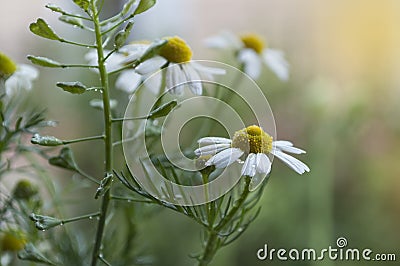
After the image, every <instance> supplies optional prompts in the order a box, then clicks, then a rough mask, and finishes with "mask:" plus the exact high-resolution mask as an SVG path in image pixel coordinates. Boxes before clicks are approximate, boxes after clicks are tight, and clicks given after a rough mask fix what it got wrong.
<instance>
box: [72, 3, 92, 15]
mask: <svg viewBox="0 0 400 266" xmlns="http://www.w3.org/2000/svg"><path fill="white" fill-rule="evenodd" d="M73 1H74V3H75V4H76V5H77V6H79V7H80V8H82V9H83V10H85V12H86V11H87V10H88V8H89V1H88V0H73Z"/></svg>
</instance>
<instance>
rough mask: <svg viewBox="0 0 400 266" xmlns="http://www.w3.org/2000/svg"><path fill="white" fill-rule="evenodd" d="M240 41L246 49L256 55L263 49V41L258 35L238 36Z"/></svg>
mask: <svg viewBox="0 0 400 266" xmlns="http://www.w3.org/2000/svg"><path fill="white" fill-rule="evenodd" d="M240 39H241V40H242V42H243V44H244V46H245V47H246V48H250V49H253V50H254V51H256V53H258V54H261V53H262V51H263V50H264V48H265V41H264V40H263V38H262V37H261V36H260V35H257V34H245V35H242V36H240Z"/></svg>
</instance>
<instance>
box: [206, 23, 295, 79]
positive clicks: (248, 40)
mask: <svg viewBox="0 0 400 266" xmlns="http://www.w3.org/2000/svg"><path fill="white" fill-rule="evenodd" d="M205 43H206V45H207V46H208V47H211V48H220V49H225V48H228V49H229V48H230V49H233V50H234V51H235V54H236V55H237V59H238V60H239V62H241V63H242V64H243V71H244V72H245V73H246V74H247V75H249V76H250V77H251V78H253V79H257V78H258V77H259V76H260V73H261V67H262V64H263V63H264V64H265V65H266V66H267V67H269V68H270V69H271V71H272V72H274V73H275V74H276V75H277V76H278V78H279V79H281V80H283V81H286V80H288V78H289V64H288V62H287V61H286V59H285V57H284V54H283V52H282V51H280V50H276V49H271V48H268V47H266V44H265V41H264V40H263V38H262V37H261V36H259V35H257V34H246V35H242V36H236V35H234V34H232V33H231V32H228V31H224V32H222V33H221V34H219V35H216V36H211V37H209V38H207V39H206V40H205Z"/></svg>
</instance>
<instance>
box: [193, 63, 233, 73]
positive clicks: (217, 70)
mask: <svg viewBox="0 0 400 266" xmlns="http://www.w3.org/2000/svg"><path fill="white" fill-rule="evenodd" d="M190 64H191V65H192V66H193V67H194V68H195V69H196V70H197V71H199V73H200V74H210V75H225V74H226V70H225V69H222V68H217V67H208V66H204V65H202V64H199V63H198V62H190Z"/></svg>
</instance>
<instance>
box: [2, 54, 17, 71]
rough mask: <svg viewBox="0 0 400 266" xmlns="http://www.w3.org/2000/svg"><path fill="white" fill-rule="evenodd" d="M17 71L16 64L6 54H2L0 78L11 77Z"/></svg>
mask: <svg viewBox="0 0 400 266" xmlns="http://www.w3.org/2000/svg"><path fill="white" fill-rule="evenodd" d="M15 70H17V66H16V65H15V63H14V62H13V61H12V60H11V59H10V58H9V57H8V56H6V55H5V54H3V53H2V52H0V77H1V76H9V75H11V74H13V73H14V72H15Z"/></svg>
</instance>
